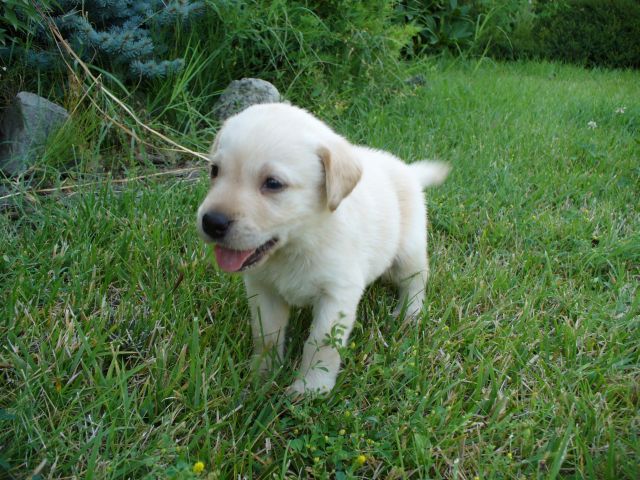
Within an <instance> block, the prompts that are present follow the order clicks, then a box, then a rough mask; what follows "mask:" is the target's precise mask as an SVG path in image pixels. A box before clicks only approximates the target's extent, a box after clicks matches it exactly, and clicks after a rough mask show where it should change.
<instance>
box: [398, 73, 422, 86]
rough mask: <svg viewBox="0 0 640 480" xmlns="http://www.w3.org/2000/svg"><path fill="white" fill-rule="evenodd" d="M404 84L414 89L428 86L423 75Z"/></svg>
mask: <svg viewBox="0 0 640 480" xmlns="http://www.w3.org/2000/svg"><path fill="white" fill-rule="evenodd" d="M404 83H406V84H407V85H409V86H412V87H422V86H424V85H426V84H427V78H426V77H425V76H424V75H422V74H421V73H419V74H417V75H414V76H412V77H409V78H407V79H406V80H405V81H404Z"/></svg>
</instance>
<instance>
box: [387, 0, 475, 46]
mask: <svg viewBox="0 0 640 480" xmlns="http://www.w3.org/2000/svg"><path fill="white" fill-rule="evenodd" d="M397 11H398V12H399V13H400V15H401V18H402V19H403V20H404V21H405V22H411V23H414V24H415V25H416V26H417V27H418V29H419V32H418V35H417V36H416V37H414V42H413V48H414V51H415V52H416V53H425V52H434V51H439V50H458V51H460V50H462V49H464V48H467V47H469V46H470V45H471V43H472V40H473V34H474V28H475V24H474V20H473V18H472V16H471V13H472V4H471V3H470V2H462V3H459V2H458V1H457V0H404V1H402V2H400V4H399V5H398V7H397Z"/></svg>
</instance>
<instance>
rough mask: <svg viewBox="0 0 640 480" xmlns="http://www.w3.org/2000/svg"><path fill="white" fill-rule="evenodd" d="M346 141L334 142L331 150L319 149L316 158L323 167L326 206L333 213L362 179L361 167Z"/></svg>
mask: <svg viewBox="0 0 640 480" xmlns="http://www.w3.org/2000/svg"><path fill="white" fill-rule="evenodd" d="M349 147H350V146H349V144H348V143H347V142H346V141H343V142H335V144H334V145H332V148H327V147H324V146H323V147H320V148H319V149H318V156H319V157H320V160H322V164H323V165H324V176H325V189H326V193H327V205H328V207H329V209H330V210H331V211H332V212H333V211H335V209H336V208H338V205H340V202H342V200H344V198H345V197H346V196H347V195H349V194H350V193H351V191H352V190H353V189H354V188H355V186H356V185H357V183H358V182H359V181H360V177H362V166H361V165H360V162H358V160H357V159H356V158H354V157H353V155H352V153H351V151H350V148H349Z"/></svg>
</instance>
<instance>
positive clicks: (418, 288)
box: [389, 239, 429, 319]
mask: <svg viewBox="0 0 640 480" xmlns="http://www.w3.org/2000/svg"><path fill="white" fill-rule="evenodd" d="M410 247H411V248H410V249H403V250H401V251H400V253H399V255H398V256H397V257H396V259H395V261H394V263H393V265H392V267H391V268H390V270H389V274H390V276H391V280H392V281H393V282H394V283H395V284H396V285H397V286H398V292H399V301H398V305H397V306H396V308H395V310H394V312H393V314H394V315H395V316H396V317H397V316H399V315H400V314H401V313H402V312H403V311H404V312H405V317H406V318H408V319H415V318H416V317H417V316H418V314H419V313H420V310H422V305H423V303H424V289H425V286H426V285H427V279H428V278H429V260H428V258H427V244H426V239H423V240H422V241H421V242H420V241H419V242H417V244H413V245H411V246H410ZM405 306H406V309H405Z"/></svg>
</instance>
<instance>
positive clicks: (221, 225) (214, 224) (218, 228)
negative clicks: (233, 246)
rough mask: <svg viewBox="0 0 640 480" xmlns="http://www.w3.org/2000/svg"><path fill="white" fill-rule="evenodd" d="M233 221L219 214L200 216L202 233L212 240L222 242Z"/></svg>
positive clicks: (211, 213)
mask: <svg viewBox="0 0 640 480" xmlns="http://www.w3.org/2000/svg"><path fill="white" fill-rule="evenodd" d="M231 223H233V220H231V219H229V217H227V216H226V215H225V214H223V213H220V212H207V213H205V214H204V215H203V216H202V231H203V232H204V233H206V234H207V235H208V236H209V237H211V239H212V240H222V239H223V238H224V236H225V235H226V234H227V232H228V231H229V227H230V226H231Z"/></svg>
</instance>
